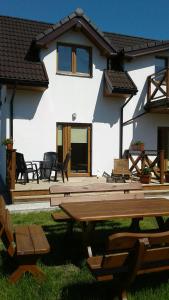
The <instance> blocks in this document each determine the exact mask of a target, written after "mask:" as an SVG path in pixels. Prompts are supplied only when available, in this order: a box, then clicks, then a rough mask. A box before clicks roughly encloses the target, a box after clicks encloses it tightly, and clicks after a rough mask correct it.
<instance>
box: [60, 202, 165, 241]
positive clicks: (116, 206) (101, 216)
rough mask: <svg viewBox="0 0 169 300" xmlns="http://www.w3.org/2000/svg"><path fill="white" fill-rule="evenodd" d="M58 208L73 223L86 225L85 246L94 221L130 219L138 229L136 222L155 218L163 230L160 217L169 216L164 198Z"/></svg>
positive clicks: (72, 204)
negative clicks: (146, 218)
mask: <svg viewBox="0 0 169 300" xmlns="http://www.w3.org/2000/svg"><path fill="white" fill-rule="evenodd" d="M59 206H60V208H61V209H63V210H64V211H65V212H66V213H67V214H68V215H69V216H70V217H71V218H72V219H74V220H75V221H80V222H82V223H84V224H87V226H85V232H84V239H85V244H86V243H88V244H89V235H90V232H91V227H93V226H92V223H93V224H94V222H95V221H101V220H111V219H117V218H132V219H134V220H135V221H136V222H135V224H136V229H138V226H139V221H138V222H137V220H139V219H140V218H144V217H155V218H156V220H157V223H158V225H159V227H160V229H164V227H165V223H164V220H163V218H162V216H169V200H167V199H165V198H147V199H145V198H143V199H125V200H109V201H106V200H105V201H93V202H92V201H91V202H76V203H75V202H72V203H68V202H67V203H61V204H60V205H59ZM88 225H89V227H88ZM133 225H134V224H133Z"/></svg>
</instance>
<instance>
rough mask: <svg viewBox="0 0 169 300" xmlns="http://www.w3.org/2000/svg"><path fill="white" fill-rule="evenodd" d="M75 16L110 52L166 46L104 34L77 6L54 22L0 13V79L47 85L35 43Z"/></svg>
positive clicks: (167, 46)
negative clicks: (57, 21)
mask: <svg viewBox="0 0 169 300" xmlns="http://www.w3.org/2000/svg"><path fill="white" fill-rule="evenodd" d="M75 19H76V21H77V25H79V26H81V24H82V21H83V24H82V29H83V30H89V29H91V33H90V34H91V35H90V37H91V38H92V39H93V41H94V42H95V37H94V32H95V33H96V36H97V38H98V46H100V47H102V46H103V48H104V47H105V50H106V51H107V53H108V52H109V53H110V52H111V51H112V54H116V51H121V50H123V51H124V53H125V55H127V56H130V57H133V56H138V55H144V54H147V53H153V52H155V51H162V50H166V49H169V42H168V41H165V42H163V41H157V40H153V39H145V38H141V37H132V36H126V35H122V34H115V33H106V32H105V33H103V32H101V31H100V30H99V29H98V28H97V26H95V25H94V24H93V23H92V22H91V20H90V19H89V18H88V17H87V16H86V15H85V14H84V13H83V11H82V10H80V9H77V10H76V11H75V12H74V13H72V14H71V15H69V16H68V17H66V18H65V19H63V20H61V21H60V22H59V23H57V24H55V25H53V24H51V23H44V22H38V21H31V20H25V19H20V18H13V17H6V16H0V82H9V83H10V82H15V81H17V82H18V83H21V84H25V85H26V84H27V85H36V86H47V85H48V76H47V74H46V70H45V67H44V65H43V63H41V62H40V61H39V59H38V51H37V47H36V43H37V44H39V45H40V44H43V42H44V39H45V38H49V37H51V35H52V34H53V33H54V34H56V32H57V34H58V29H59V30H61V29H62V27H63V28H65V27H64V26H67V25H68V23H69V22H71V21H72V20H75ZM87 26H88V27H87ZM86 28H87V29H86ZM116 75H117V74H116ZM123 76H124V75H123ZM123 79H124V77H123Z"/></svg>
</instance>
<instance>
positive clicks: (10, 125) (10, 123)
mask: <svg viewBox="0 0 169 300" xmlns="http://www.w3.org/2000/svg"><path fill="white" fill-rule="evenodd" d="M15 94H16V84H15V86H14V89H13V93H12V97H11V101H10V119H9V130H10V137H11V138H12V139H13V103H14V98H15Z"/></svg>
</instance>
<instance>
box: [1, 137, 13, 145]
mask: <svg viewBox="0 0 169 300" xmlns="http://www.w3.org/2000/svg"><path fill="white" fill-rule="evenodd" d="M8 144H11V145H13V139H12V138H7V139H4V140H3V141H2V145H5V146H6V145H8Z"/></svg>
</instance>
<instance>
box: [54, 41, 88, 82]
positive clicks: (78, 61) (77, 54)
mask: <svg viewBox="0 0 169 300" xmlns="http://www.w3.org/2000/svg"><path fill="white" fill-rule="evenodd" d="M91 54H92V51H91V48H89V47H83V46H75V45H67V44H58V45H57V58H58V60H57V61H58V62H57V72H58V73H63V74H66V75H76V76H87V77H91V76H92V63H91V61H92V55H91Z"/></svg>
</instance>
